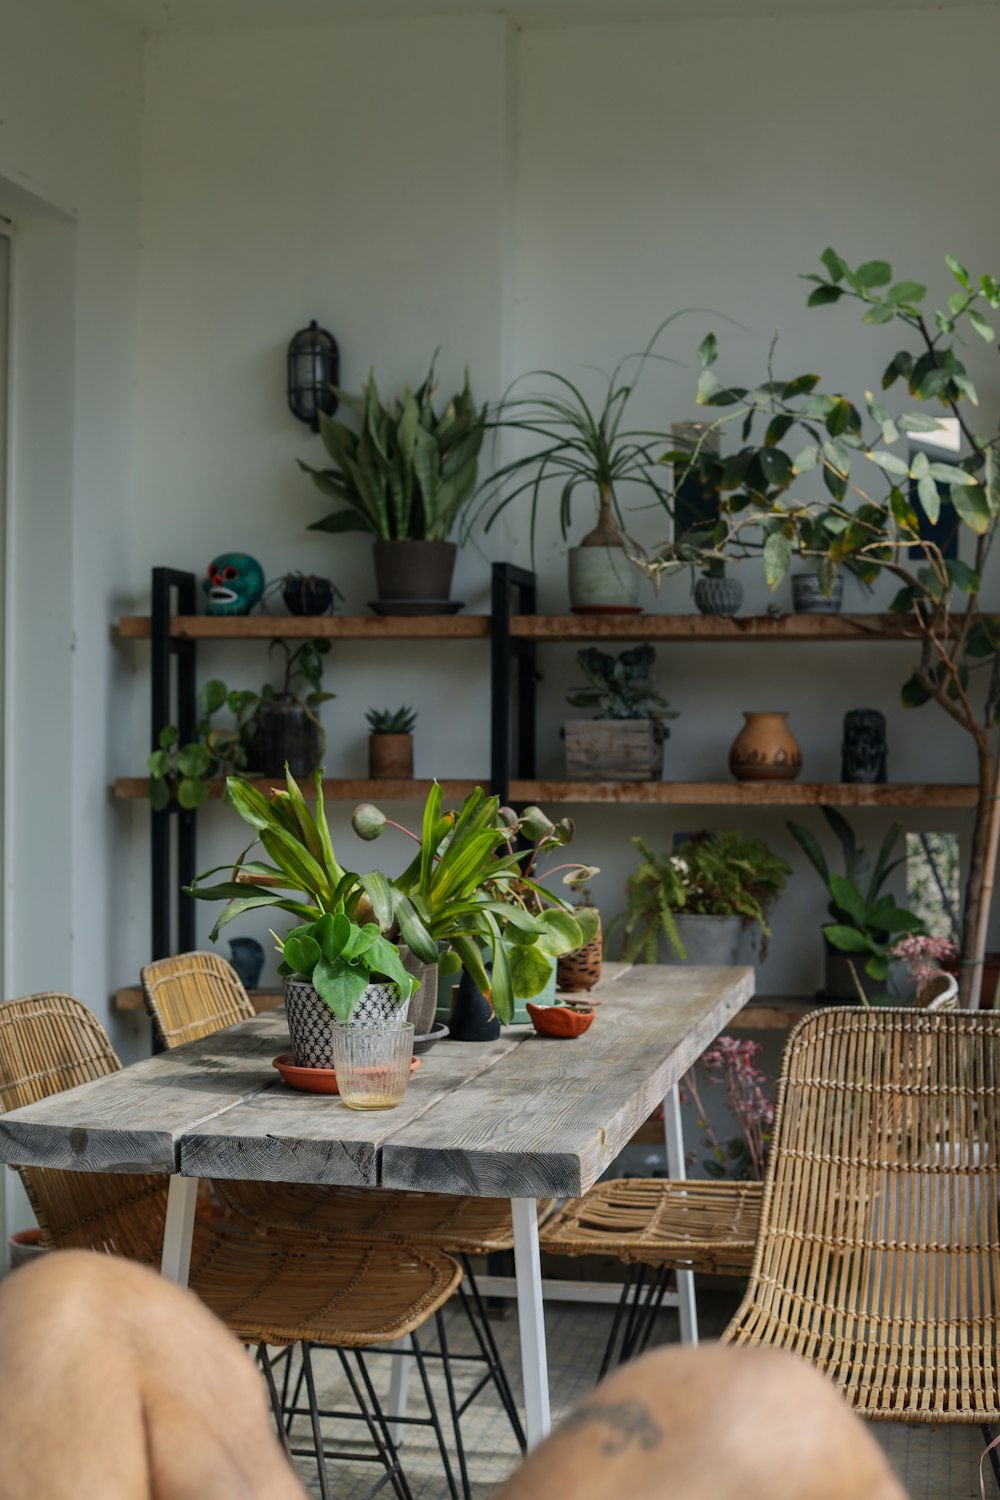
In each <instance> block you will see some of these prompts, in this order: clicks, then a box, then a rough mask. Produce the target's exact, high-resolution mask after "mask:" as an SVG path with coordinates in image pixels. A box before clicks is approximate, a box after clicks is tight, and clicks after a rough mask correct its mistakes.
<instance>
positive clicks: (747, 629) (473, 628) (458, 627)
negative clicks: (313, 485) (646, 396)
mask: <svg viewBox="0 0 1000 1500" xmlns="http://www.w3.org/2000/svg"><path fill="white" fill-rule="evenodd" d="M118 633H119V635H120V636H121V637H122V639H123V640H134V641H139V640H149V639H151V638H152V633H153V626H152V620H151V618H150V617H149V616H148V615H123V616H122V617H121V619H120V620H119V622H118ZM170 635H171V637H172V638H173V639H174V640H188V641H195V640H200V641H209V640H214V641H231V640H271V639H273V638H274V637H275V636H283V637H285V638H286V639H288V640H293V639H294V640H298V639H302V638H305V639H307V640H315V639H317V638H319V639H326V640H352V641H357V640H372V641H396V640H488V639H489V636H490V616H489V615H411V616H407V617H405V618H400V617H388V616H383V615H317V616H310V615H228V616H227V615H173V616H172V617H171V620H170ZM510 635H511V636H512V637H513V638H514V639H515V640H530V641H565V642H573V641H576V642H581V641H649V642H650V643H656V642H667V641H702V642H712V641H718V642H731V641H758V642H759V641H789V642H791V641H816V642H819V641H824V642H831V643H833V642H838V641H839V642H845V641H880V642H883V643H884V642H886V641H910V642H912V641H914V640H915V639H916V638H917V637H916V635H915V633H914V628H913V625H912V623H911V622H910V621H908V620H906V619H905V618H904V617H903V616H901V615H889V614H868V615H864V614H862V615H805V614H802V615H794V614H793V615H736V616H734V617H732V618H727V617H725V616H722V615H698V614H685V615H652V614H643V615H512V616H511V617H510Z"/></svg>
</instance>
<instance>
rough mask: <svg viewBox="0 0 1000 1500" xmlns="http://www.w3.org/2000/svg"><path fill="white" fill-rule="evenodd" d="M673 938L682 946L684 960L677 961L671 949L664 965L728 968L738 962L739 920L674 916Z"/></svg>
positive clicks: (676, 913) (735, 918) (740, 919)
mask: <svg viewBox="0 0 1000 1500" xmlns="http://www.w3.org/2000/svg"><path fill="white" fill-rule="evenodd" d="M674 924H675V925H676V927H677V936H678V937H679V938H680V940H681V942H682V943H683V945H684V951H685V953H686V954H687V957H686V958H678V957H677V954H676V953H675V952H674V950H673V948H669V945H668V948H669V951H668V953H667V963H668V964H707V965H709V966H710V967H714V966H717V965H720V964H721V965H731V964H735V963H736V962H737V961H738V957H739V949H740V934H741V932H742V931H743V919H742V917H693V916H685V915H684V914H683V913H678V912H675V913H674Z"/></svg>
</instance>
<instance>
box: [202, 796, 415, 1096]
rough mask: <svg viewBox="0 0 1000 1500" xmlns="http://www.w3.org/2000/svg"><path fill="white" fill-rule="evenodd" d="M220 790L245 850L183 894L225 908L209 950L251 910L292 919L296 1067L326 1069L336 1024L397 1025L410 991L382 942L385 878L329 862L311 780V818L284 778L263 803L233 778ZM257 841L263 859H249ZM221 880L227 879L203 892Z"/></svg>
mask: <svg viewBox="0 0 1000 1500" xmlns="http://www.w3.org/2000/svg"><path fill="white" fill-rule="evenodd" d="M227 786H228V791H229V800H230V801H231V802H232V805H233V806H234V807H235V809H236V811H237V812H238V813H239V815H240V817H241V818H242V819H243V821H244V822H245V823H247V824H249V826H250V827H251V828H252V829H253V830H254V834H255V837H254V840H253V843H251V844H250V845H249V846H248V848H246V849H245V850H244V851H243V853H242V854H241V855H240V856H239V857H238V859H237V860H236V862H235V864H234V865H233V866H232V868H231V869H230V867H229V866H220V867H217V868H216V869H213V870H208V871H206V872H205V873H204V874H203V875H199V876H198V877H197V878H196V880H195V881H194V884H193V885H191V886H189V887H187V888H186V894H187V895H189V896H194V897H196V898H197V899H198V900H200V901H224V902H225V903H226V905H225V907H224V909H223V911H222V914H221V916H220V917H219V919H218V921H217V922H216V924H215V926H214V927H213V929H212V933H211V938H212V941H213V942H214V941H215V940H216V938H217V937H218V935H219V933H220V932H221V930H222V928H223V927H226V926H227V925H228V924H229V923H230V922H231V921H233V919H234V918H236V917H238V916H241V915H242V914H243V913H244V912H246V911H252V910H255V909H257V908H259V907H275V908H276V909H277V910H279V911H283V912H287V913H288V914H289V915H291V916H294V917H296V918H298V923H297V925H296V926H295V927H294V928H293V929H292V931H291V932H289V933H288V934H287V935H286V936H285V938H284V939H281V938H279V939H278V946H279V949H280V950H281V952H282V965H281V970H280V972H281V974H282V980H283V988H284V994H285V1005H286V1010H287V1015H288V1028H289V1032H290V1033H291V1038H292V1051H293V1053H294V1055H295V1062H296V1064H297V1066H299V1067H307V1068H308V1067H312V1068H315V1067H332V1066H333V1027H334V1023H335V1022H336V1021H340V1022H346V1021H350V1020H354V1021H357V1022H366V1023H368V1024H375V1023H379V1022H381V1023H384V1024H393V1023H394V1022H398V1021H400V1020H403V1019H405V1016H406V1006H407V1004H408V1003H409V999H410V995H411V993H412V991H413V988H414V980H413V977H412V976H411V975H410V974H408V973H407V971H406V970H405V969H404V968H403V965H402V963H401V961H400V957H399V949H398V948H397V946H396V945H395V944H394V943H393V942H391V941H390V940H388V939H387V937H386V929H387V927H388V926H389V923H390V921H391V911H390V910H389V908H388V907H387V905H386V902H385V900H384V896H383V894H382V893H383V891H384V889H385V886H386V881H385V878H384V877H383V876H381V875H380V874H379V873H378V872H376V871H373V872H371V873H370V874H368V875H357V874H354V873H353V872H352V871H348V870H345V869H344V868H343V866H342V865H341V864H340V862H339V861H338V860H337V857H336V855H335V853H334V849H333V843H332V841H331V838H330V831H329V827H328V825H327V821H326V813H325V810H324V804H323V781H322V776H321V774H320V773H319V772H317V774H316V810H315V812H311V811H310V809H309V807H308V805H307V803H306V801H305V798H304V797H303V795H302V792H301V790H300V788H299V786H298V783H297V782H296V780H295V778H294V776H293V775H291V773H288V774H287V775H286V785H285V788H284V790H276V791H273V792H272V793H271V795H270V797H265V796H264V794H263V793H262V792H259V791H258V790H257V789H256V787H253V786H251V785H250V784H249V783H248V782H246V781H242V780H240V779H239V778H238V777H230V778H229V781H228V783H227ZM258 842H259V843H260V845H261V846H262V848H263V850H264V853H265V854H266V855H267V859H266V860H264V861H259V860H248V858H247V855H248V854H249V853H250V852H251V850H252V849H253V848H254V847H255V845H256V844H257V843H258ZM223 871H226V872H228V879H226V880H223V881H217V882H215V883H214V884H209V883H207V882H209V881H210V879H211V877H213V876H217V875H219V874H220V873H222V872H223ZM366 896H367V898H368V899H367V903H366V904H365V905H363V904H362V903H363V901H364V898H365V897H366Z"/></svg>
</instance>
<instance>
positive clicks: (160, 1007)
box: [140, 953, 254, 1051]
mask: <svg viewBox="0 0 1000 1500" xmlns="http://www.w3.org/2000/svg"><path fill="white" fill-rule="evenodd" d="M140 979H141V981H142V994H143V999H144V1000H145V1003H146V1009H147V1010H148V1011H149V1014H150V1015H151V1016H152V1018H153V1025H154V1026H155V1027H156V1034H157V1036H158V1037H159V1039H160V1041H161V1042H162V1044H163V1046H164V1047H165V1048H166V1049H167V1051H169V1050H170V1049H171V1048H172V1047H180V1046H182V1045H183V1044H184V1043H185V1042H195V1041H197V1040H198V1038H199V1037H203V1036H211V1035H212V1033H213V1032H214V1031H219V1030H220V1029H221V1028H222V1027H223V1026H233V1025H235V1023H236V1022H237V1021H248V1020H249V1019H250V1017H251V1016H252V1015H254V1008H253V1005H252V1004H251V1003H250V997H249V996H248V995H247V992H246V990H245V989H244V988H243V983H242V981H241V979H240V976H239V975H238V974H237V972H236V970H235V969H234V968H233V966H232V964H227V963H226V960H225V959H224V958H220V957H219V955H218V954H217V953H181V954H179V955H178V956H177V957H176V958H160V959H157V961H156V963H152V964H146V966H145V968H143V969H142V970H140Z"/></svg>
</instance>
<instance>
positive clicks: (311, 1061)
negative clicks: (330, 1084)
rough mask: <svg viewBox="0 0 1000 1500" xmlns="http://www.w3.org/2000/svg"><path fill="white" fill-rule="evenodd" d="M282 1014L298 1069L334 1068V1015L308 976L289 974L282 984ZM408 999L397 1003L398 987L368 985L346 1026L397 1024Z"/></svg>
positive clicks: (407, 1003) (403, 1019) (407, 1008)
mask: <svg viewBox="0 0 1000 1500" xmlns="http://www.w3.org/2000/svg"><path fill="white" fill-rule="evenodd" d="M284 991H285V1015H286V1017H287V1019H288V1032H289V1035H290V1036H291V1039H292V1054H293V1056H294V1058H295V1066H296V1067H297V1068H332V1067H333V1028H334V1026H335V1025H336V1018H335V1016H334V1014H333V1011H332V1010H331V1009H330V1007H329V1006H328V1005H327V1003H326V1001H325V1000H324V999H323V997H322V996H321V995H319V994H317V993H316V991H315V990H314V989H313V987H312V985H311V984H310V983H309V981H308V979H302V978H301V977H298V976H294V975H293V976H290V977H289V978H287V979H286V980H285V983H284ZM409 1008H410V1002H409V1001H408V1000H407V1001H406V1002H405V1003H404V1004H402V1005H400V1003H399V986H398V985H397V984H390V983H388V982H384V983H379V984H370V985H369V986H368V988H367V989H366V990H365V992H364V994H363V995H362V996H361V999H360V1000H359V1001H358V1003H357V1005H356V1006H355V1007H354V1010H353V1011H352V1012H351V1017H350V1020H349V1021H348V1023H347V1024H348V1025H349V1026H398V1025H399V1024H400V1023H401V1022H402V1021H405V1020H406V1013H407V1011H408V1010H409Z"/></svg>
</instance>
